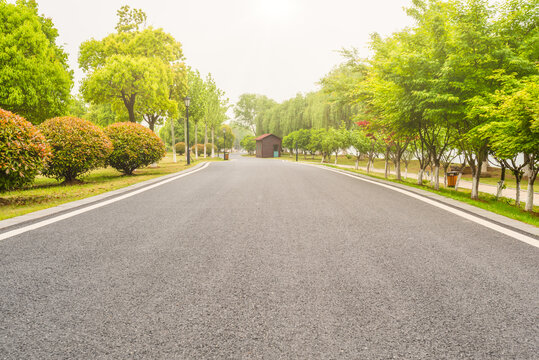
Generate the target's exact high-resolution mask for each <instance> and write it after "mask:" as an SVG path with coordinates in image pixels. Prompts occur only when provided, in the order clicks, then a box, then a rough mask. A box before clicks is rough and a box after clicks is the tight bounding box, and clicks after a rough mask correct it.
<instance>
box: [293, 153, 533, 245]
mask: <svg viewBox="0 0 539 360" xmlns="http://www.w3.org/2000/svg"><path fill="white" fill-rule="evenodd" d="M293 163H295V162H293ZM297 164H302V165H307V166H315V167H324V168H328V169H332V170H334V171H337V172H342V173H345V174H347V175H351V176H355V177H358V178H362V179H365V180H369V181H374V182H378V183H381V184H385V185H388V186H393V187H396V188H399V189H401V190H405V191H408V192H411V193H414V194H417V195H420V196H423V197H426V198H429V199H431V200H434V201H437V202H440V203H442V204H445V205H447V206H450V207H453V208H456V209H459V210H462V211H465V212H467V213H470V214H472V215H475V216H478V217H480V218H483V219H485V220H488V221H491V222H494V223H497V224H498V225H501V226H504V227H508V228H511V229H513V230H515V231H518V232H521V233H524V234H528V235H532V236H535V237H539V228H537V227H535V226H533V225H530V224H526V223H523V222H521V221H518V220H514V219H511V218H508V217H506V216H503V215H499V214H496V213H493V212H491V211H488V210H484V209H481V208H478V207H476V206H473V205H469V204H466V203H463V202H461V201H458V200H454V199H451V198H447V197H445V196H442V195H438V194H435V193H432V192H430V191H426V190H421V189H417V188H414V187H411V186H406V185H403V184H399V183H395V182H391V181H386V180H382V179H378V178H375V177H370V176H367V175H363V174H359V173H356V172H353V171H348V170H344V169H342V168H338V167H337V168H335V167H333V166H327V165H325V164H308V163H301V162H298V163H297ZM337 166H338V165H337Z"/></svg>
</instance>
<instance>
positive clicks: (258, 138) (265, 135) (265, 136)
mask: <svg viewBox="0 0 539 360" xmlns="http://www.w3.org/2000/svg"><path fill="white" fill-rule="evenodd" d="M271 135H273V134H264V135H260V136H259V137H255V140H262V139H264V138H267V137H268V136H271ZM273 136H275V135H273Z"/></svg>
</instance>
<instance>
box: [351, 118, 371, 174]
mask: <svg viewBox="0 0 539 360" xmlns="http://www.w3.org/2000/svg"><path fill="white" fill-rule="evenodd" d="M350 146H352V147H353V148H354V150H355V152H356V154H355V155H356V170H357V169H358V168H359V160H360V159H361V157H362V156H365V155H367V154H368V152H369V149H370V147H371V139H369V138H368V137H367V135H366V134H365V133H364V132H363V131H361V130H360V129H357V128H356V129H353V130H351V131H350Z"/></svg>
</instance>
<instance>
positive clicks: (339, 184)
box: [0, 158, 539, 359]
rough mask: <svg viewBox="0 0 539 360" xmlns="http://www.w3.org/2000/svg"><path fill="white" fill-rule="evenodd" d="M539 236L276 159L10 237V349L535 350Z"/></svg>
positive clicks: (439, 354)
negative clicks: (512, 232) (529, 239)
mask: <svg viewBox="0 0 539 360" xmlns="http://www.w3.org/2000/svg"><path fill="white" fill-rule="evenodd" d="M538 270H539V249H537V248H535V247H533V246H530V245H528V244H525V243H522V242H519V241H517V240H515V239H513V238H510V237H508V236H506V235H503V234H501V233H498V232H495V231H493V230H490V229H488V228H485V227H483V226H481V225H479V224H476V223H474V222H472V221H468V220H465V219H463V218H460V217H455V216H453V215H451V214H450V213H448V212H446V211H444V210H442V209H439V208H437V207H434V206H431V205H428V204H425V203H423V202H421V201H418V200H416V199H413V198H410V197H407V196H405V195H403V194H399V193H396V192H394V191H391V190H388V189H385V188H382V187H379V186H377V185H374V184H369V183H365V182H362V181H358V180H355V179H352V178H349V177H346V176H342V175H339V174H335V173H333V172H329V171H324V170H321V169H317V168H314V167H309V166H302V165H296V164H293V163H286V162H282V161H279V160H273V159H268V160H262V159H246V158H242V159H235V160H233V161H230V162H226V163H224V162H223V163H212V164H211V165H210V166H209V167H207V168H206V169H204V170H201V171H199V172H197V173H196V174H193V175H190V176H186V177H183V178H181V179H178V180H175V181H172V182H169V183H167V184H165V185H162V186H159V187H157V188H154V189H151V190H148V191H146V192H144V193H141V194H138V195H135V196H132V197H130V198H127V199H124V200H121V201H118V202H115V203H113V204H109V205H106V206H103V207H101V208H99V209H96V210H92V211H89V212H86V213H84V214H81V215H77V216H74V217H72V218H69V219H66V220H62V221H59V222H56V223H54V224H51V225H48V226H45V227H42V228H39V229H36V230H33V231H29V232H26V233H24V234H21V235H17V236H14V237H12V238H9V239H6V240H3V241H1V242H0V359H49V358H53V359H94V358H102V359H148V358H161V359H212V358H217V359H225V358H226V359H240V358H241V359H258V358H260V359H261V358H264V359H276V358H284V359H537V354H538V353H539V291H538V290H539V271H538Z"/></svg>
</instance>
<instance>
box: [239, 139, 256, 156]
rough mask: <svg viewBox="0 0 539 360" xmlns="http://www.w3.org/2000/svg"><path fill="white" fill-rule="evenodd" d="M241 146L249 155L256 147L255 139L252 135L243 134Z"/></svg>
mask: <svg viewBox="0 0 539 360" xmlns="http://www.w3.org/2000/svg"><path fill="white" fill-rule="evenodd" d="M240 144H241V147H242V148H243V149H245V150H247V152H249V155H252V154H253V152H254V151H255V149H256V141H255V137H254V136H253V135H248V136H245V137H244V138H243V139H242V140H241V142H240Z"/></svg>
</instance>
